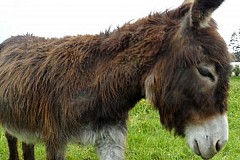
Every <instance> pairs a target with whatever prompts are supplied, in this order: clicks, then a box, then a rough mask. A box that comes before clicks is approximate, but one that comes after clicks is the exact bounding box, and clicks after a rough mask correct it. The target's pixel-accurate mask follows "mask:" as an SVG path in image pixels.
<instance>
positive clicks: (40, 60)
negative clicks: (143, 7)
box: [0, 0, 231, 160]
mask: <svg viewBox="0 0 240 160" xmlns="http://www.w3.org/2000/svg"><path fill="white" fill-rule="evenodd" d="M222 2H223V0H215V1H211V0H195V1H194V2H193V3H191V2H190V3H188V1H186V2H184V3H183V4H182V5H181V6H179V7H178V8H176V9H173V10H169V11H165V12H162V13H153V14H150V15H149V16H147V17H145V18H142V19H139V20H137V21H136V22H133V23H126V24H124V25H123V26H122V27H119V28H117V29H115V30H114V31H106V32H105V33H100V34H98V35H78V36H68V37H64V38H60V39H45V38H41V37H35V36H31V35H26V36H16V37H11V38H9V39H7V40H6V41H4V42H3V43H2V44H1V46H0V53H1V54H0V122H1V125H2V127H3V128H4V129H5V131H6V132H7V133H8V134H9V135H11V136H14V137H16V138H19V139H21V140H22V141H23V142H25V143H31V144H34V143H37V142H42V143H44V144H45V146H46V153H47V156H46V157H47V160H63V159H64V157H65V152H66V145H67V144H68V143H69V142H77V143H81V144H82V145H88V144H91V145H94V146H95V147H96V151H97V153H98V154H99V157H100V159H102V160H123V159H124V149H125V143H126V136H127V125H126V121H127V119H128V112H129V110H131V109H132V108H133V107H134V105H135V104H136V103H137V102H138V101H139V100H140V99H142V98H147V99H148V100H149V101H150V103H152V104H153V106H154V107H155V108H156V109H157V110H158V111H159V115H160V121H161V123H162V124H163V126H165V128H166V129H168V130H170V131H173V132H174V133H175V134H176V135H179V136H183V137H186V139H187V142H188V144H189V147H190V149H192V151H193V152H195V153H196V154H197V155H199V156H201V157H202V158H203V159H210V158H212V157H213V156H214V155H215V154H216V153H218V152H219V151H220V150H221V149H222V148H223V146H224V145H225V144H226V142H227V140H228V122H227V98H228V89H229V74H230V68H231V66H230V57H229V54H228V49H227V45H226V43H225V42H224V40H223V38H222V37H221V36H220V34H219V33H218V32H217V25H216V23H215V21H214V20H213V19H212V18H211V13H212V12H213V11H214V10H215V9H217V8H218V7H219V6H220V5H221V4H222ZM11 136H10V137H11Z"/></svg>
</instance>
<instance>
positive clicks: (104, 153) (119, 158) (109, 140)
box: [96, 122, 127, 160]
mask: <svg viewBox="0 0 240 160" xmlns="http://www.w3.org/2000/svg"><path fill="white" fill-rule="evenodd" d="M126 136H127V129H126V124H125V122H124V123H122V122H121V123H119V124H116V125H106V126H103V128H102V129H101V131H99V133H98V139H97V141H96V149H97V151H98V154H99V156H100V159H101V160H124V150H125V143H126Z"/></svg>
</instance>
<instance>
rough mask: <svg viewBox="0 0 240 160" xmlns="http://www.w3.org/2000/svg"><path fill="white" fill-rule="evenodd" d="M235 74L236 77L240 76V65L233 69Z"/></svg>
mask: <svg viewBox="0 0 240 160" xmlns="http://www.w3.org/2000/svg"><path fill="white" fill-rule="evenodd" d="M233 73H234V74H235V76H239V74H240V67H239V66H238V65H235V66H234V67H233Z"/></svg>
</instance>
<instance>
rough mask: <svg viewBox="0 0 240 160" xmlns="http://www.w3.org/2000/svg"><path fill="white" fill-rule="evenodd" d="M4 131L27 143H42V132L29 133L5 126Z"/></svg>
mask: <svg viewBox="0 0 240 160" xmlns="http://www.w3.org/2000/svg"><path fill="white" fill-rule="evenodd" d="M3 128H4V130H5V131H6V132H8V133H9V134H10V135H12V136H14V137H16V138H18V139H19V140H21V141H23V142H25V143H32V144H33V143H37V142H40V141H41V135H40V132H29V131H27V130H23V129H16V128H13V127H9V126H3Z"/></svg>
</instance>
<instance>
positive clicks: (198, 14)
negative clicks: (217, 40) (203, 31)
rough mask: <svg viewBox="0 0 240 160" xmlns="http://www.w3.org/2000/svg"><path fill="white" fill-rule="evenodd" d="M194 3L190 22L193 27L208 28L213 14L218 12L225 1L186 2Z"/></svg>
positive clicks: (203, 0)
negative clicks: (215, 11)
mask: <svg viewBox="0 0 240 160" xmlns="http://www.w3.org/2000/svg"><path fill="white" fill-rule="evenodd" d="M185 1H186V2H188V1H191V2H193V1H194V3H193V5H192V8H191V10H190V16H189V18H190V19H189V20H190V21H189V22H190V25H191V27H194V28H204V27H208V23H209V21H210V19H211V14H212V13H213V11H214V10H216V9H217V8H218V7H219V6H220V5H221V4H222V3H223V1H224V0H185Z"/></svg>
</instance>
